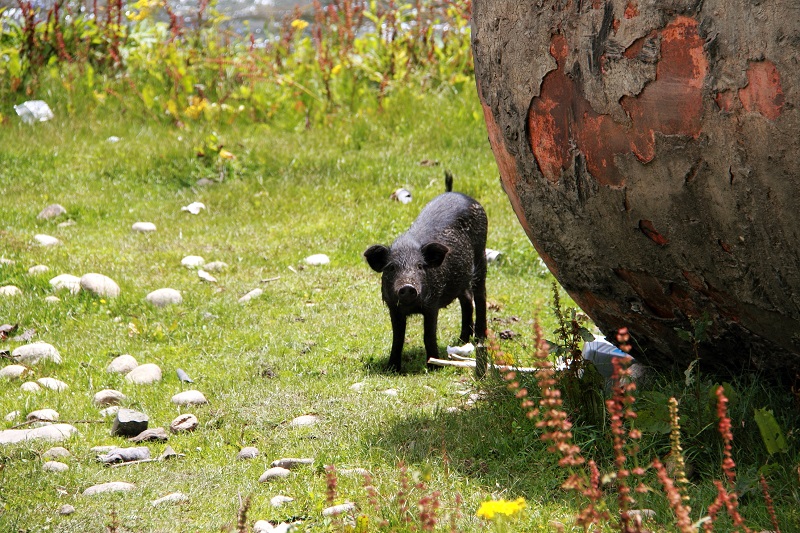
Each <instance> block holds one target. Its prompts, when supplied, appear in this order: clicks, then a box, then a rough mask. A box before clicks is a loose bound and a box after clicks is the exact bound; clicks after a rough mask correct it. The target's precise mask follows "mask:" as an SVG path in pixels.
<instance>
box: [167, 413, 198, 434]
mask: <svg viewBox="0 0 800 533" xmlns="http://www.w3.org/2000/svg"><path fill="white" fill-rule="evenodd" d="M198 425H200V421H199V420H197V417H196V416H194V415H192V414H183V415H180V416H178V417H176V418H175V420H173V421H172V422H171V423H170V425H169V429H170V431H172V432H173V433H182V432H186V431H194V430H195V429H197V426H198Z"/></svg>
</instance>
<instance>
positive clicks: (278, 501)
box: [269, 494, 294, 507]
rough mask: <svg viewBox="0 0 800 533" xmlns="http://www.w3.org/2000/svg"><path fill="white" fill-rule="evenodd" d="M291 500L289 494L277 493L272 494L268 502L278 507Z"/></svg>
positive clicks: (292, 499)
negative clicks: (275, 494)
mask: <svg viewBox="0 0 800 533" xmlns="http://www.w3.org/2000/svg"><path fill="white" fill-rule="evenodd" d="M293 501H294V498H290V497H289V496H283V495H282V494H279V495H277V496H273V497H272V498H270V500H269V503H270V505H272V506H273V507H280V506H281V505H283V504H285V503H291V502H293Z"/></svg>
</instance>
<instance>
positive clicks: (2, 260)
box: [0, 257, 17, 266]
mask: <svg viewBox="0 0 800 533" xmlns="http://www.w3.org/2000/svg"><path fill="white" fill-rule="evenodd" d="M16 263H17V262H16V261H14V260H13V259H8V258H6V257H0V266H6V265H8V266H11V265H15V264H16Z"/></svg>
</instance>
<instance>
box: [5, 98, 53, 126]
mask: <svg viewBox="0 0 800 533" xmlns="http://www.w3.org/2000/svg"><path fill="white" fill-rule="evenodd" d="M14 111H16V112H17V115H19V116H20V118H21V119H22V121H23V122H24V123H25V124H33V123H34V122H47V121H48V120H50V119H52V118H53V116H54V115H53V111H52V110H51V109H50V106H49V105H47V102H45V101H44V100H28V101H27V102H23V103H21V104H20V105H15V106H14Z"/></svg>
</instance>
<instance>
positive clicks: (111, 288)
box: [80, 273, 119, 298]
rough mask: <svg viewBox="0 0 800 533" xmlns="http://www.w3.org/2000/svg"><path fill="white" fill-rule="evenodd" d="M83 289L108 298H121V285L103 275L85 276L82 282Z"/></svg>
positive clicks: (91, 274)
mask: <svg viewBox="0 0 800 533" xmlns="http://www.w3.org/2000/svg"><path fill="white" fill-rule="evenodd" d="M80 284H81V289H83V290H85V291H88V292H91V293H93V294H96V295H97V296H102V297H106V298H116V297H117V296H119V285H117V282H115V281H114V280H113V279H111V278H109V277H108V276H104V275H103V274H95V273H90V274H85V275H84V276H83V277H82V278H81V281H80Z"/></svg>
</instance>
